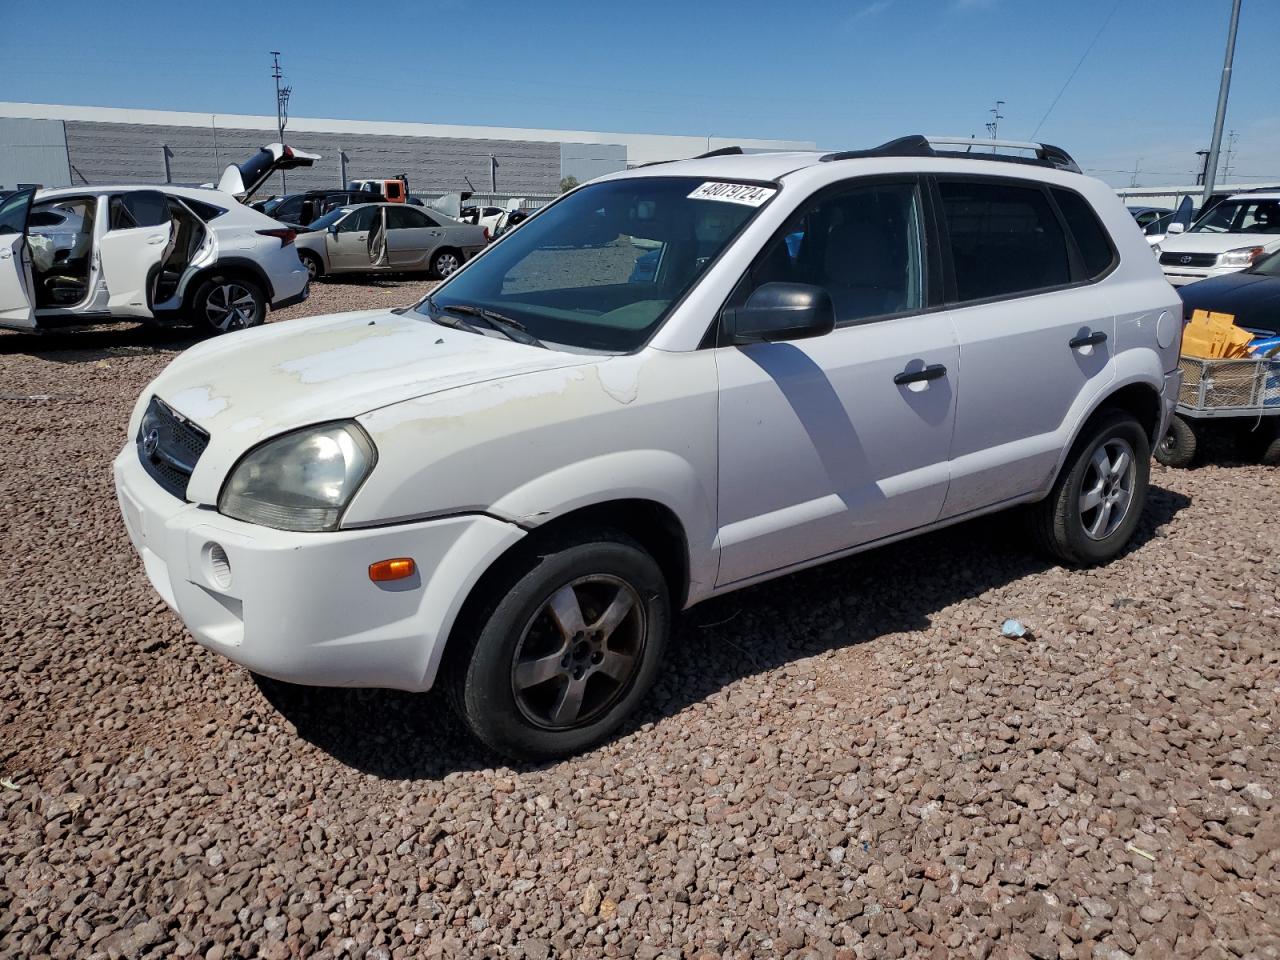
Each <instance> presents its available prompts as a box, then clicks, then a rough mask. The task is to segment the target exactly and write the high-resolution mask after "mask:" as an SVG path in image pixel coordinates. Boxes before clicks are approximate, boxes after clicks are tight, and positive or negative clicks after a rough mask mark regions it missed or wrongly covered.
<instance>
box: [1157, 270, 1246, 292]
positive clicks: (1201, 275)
mask: <svg viewBox="0 0 1280 960" xmlns="http://www.w3.org/2000/svg"><path fill="white" fill-rule="evenodd" d="M1160 269H1161V270H1163V271H1164V278H1165V279H1166V280H1168V281H1169V283H1171V284H1172V285H1173V286H1175V287H1185V286H1186V285H1187V284H1188V283H1195V282H1196V281H1197V280H1208V279H1209V278H1210V277H1225V276H1226V275H1227V274H1229V273H1239V272H1240V271H1241V270H1243V269H1245V268H1244V267H1183V266H1177V265H1165V264H1161V265H1160Z"/></svg>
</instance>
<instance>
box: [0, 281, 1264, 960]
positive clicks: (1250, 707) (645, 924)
mask: <svg viewBox="0 0 1280 960" xmlns="http://www.w3.org/2000/svg"><path fill="white" fill-rule="evenodd" d="M422 289H424V284H422V283H413V284H409V283H398V282H393V281H387V282H384V283H382V284H379V285H376V286H364V285H357V284H349V283H348V284H321V285H318V287H317V291H316V294H315V295H314V296H313V298H312V299H311V300H310V301H309V302H308V303H307V304H305V305H304V306H303V307H302V308H295V309H294V310H292V311H290V313H292V314H300V313H303V312H311V313H318V312H326V311H332V310H337V309H344V308H347V307H352V306H364V305H371V304H375V303H377V304H388V305H390V304H400V303H407V302H409V301H411V300H412V299H414V298H415V296H416V295H417V294H418V292H419V291H421V290H422ZM186 342H188V341H186V340H185V339H183V338H182V337H175V336H173V335H169V336H168V337H157V336H155V335H146V334H145V333H141V332H138V331H136V330H129V329H127V328H126V329H109V330H106V331H101V330H99V331H91V332H85V333H77V334H66V335H60V336H58V337H53V338H44V339H37V338H34V337H30V336H22V335H16V334H0V395H2V397H3V398H2V399H0V430H3V433H4V436H5V440H6V441H7V442H6V443H5V444H4V445H3V446H2V447H0V462H2V464H3V470H2V471H0V476H2V477H3V484H4V487H3V493H0V578H2V579H0V635H2V640H3V642H2V643H0V774H2V776H3V780H2V781H0V782H2V786H0V871H2V875H3V879H2V880H0V955H3V956H6V957H24V958H25V957H37V956H51V957H66V958H71V957H74V958H84V957H111V958H114V957H172V956H180V957H181V956H199V957H206V958H210V960H213V958H231V957H266V958H283V957H295V956H315V957H365V958H369V960H389V958H392V957H397V958H398V957H418V956H425V957H437V956H439V957H459V956H475V957H503V958H521V957H523V958H531V960H542V958H547V957H586V958H598V957H614V956H623V957H630V956H635V957H642V958H655V957H659V956H662V957H672V958H698V960H702V958H711V957H801V958H808V957H816V958H832V957H837V958H842V960H843V958H852V957H886V956H888V957H899V956H907V955H929V956H936V957H944V956H970V955H972V956H979V957H987V956H992V957H1020V958H1021V957H1027V956H1032V957H1036V958H1048V957H1095V958H1108V960H1110V958H1124V957H1153V958H1163V957H1165V956H1170V955H1174V956H1205V957H1230V956H1246V957H1276V956H1280V735H1278V734H1277V727H1276V725H1277V721H1278V719H1280V716H1278V714H1280V709H1278V703H1280V697H1278V695H1277V693H1278V690H1280V645H1278V644H1277V628H1276V623H1277V617H1278V616H1280V595H1278V593H1277V579H1278V577H1277V575H1278V574H1280V522H1278V521H1277V519H1276V514H1275V508H1276V504H1277V502H1280V479H1278V478H1280V473H1277V471H1275V470H1267V469H1265V468H1260V467H1254V466H1246V465H1240V464H1237V463H1233V462H1232V461H1231V460H1230V459H1229V451H1224V450H1218V451H1216V452H1213V451H1211V453H1212V454H1213V456H1212V459H1211V461H1210V462H1209V464H1208V465H1206V466H1203V467H1201V468H1199V469H1195V470H1185V471H1172V470H1167V469H1164V468H1162V467H1159V466H1157V467H1155V468H1154V469H1153V484H1154V489H1153V491H1152V497H1151V502H1150V505H1149V507H1148V514H1147V517H1146V519H1145V521H1144V523H1143V525H1142V526H1141V528H1140V531H1139V536H1138V538H1137V541H1136V543H1135V546H1134V549H1133V550H1131V551H1130V552H1129V553H1128V554H1127V555H1126V556H1124V557H1123V558H1121V559H1120V560H1118V561H1117V562H1116V563H1114V564H1113V565H1112V566H1110V567H1109V568H1107V569H1105V570H1098V571H1085V572H1074V571H1067V570H1062V569H1058V568H1055V567H1050V566H1047V565H1045V564H1044V563H1042V562H1041V561H1039V560H1037V559H1035V558H1034V557H1032V556H1029V555H1028V554H1027V552H1026V551H1025V550H1024V549H1023V547H1022V545H1021V541H1020V540H1019V538H1018V535H1017V532H1016V526H1015V525H1014V524H1012V523H1011V522H1009V520H1008V519H1007V518H993V519H989V520H985V521H978V522H974V523H971V524H967V525H965V526H963V527H960V528H956V529H954V530H952V531H948V532H944V533H941V534H938V535H934V536H930V537H926V538H924V539H921V540H916V541H913V542H910V543H905V544H901V545H897V546H894V547H890V548H887V549H883V550H880V551H877V552H875V553H873V554H870V555H866V556H863V557H861V558H855V559H852V560H849V561H844V562H839V563H835V564H831V565H828V566H827V567H824V568H820V569H818V570H814V571H810V572H808V573H804V574H800V575H796V576H792V577H788V578H786V579H784V580H781V581H776V582H774V583H772V584H768V585H765V586H763V587H759V588H756V589H753V590H750V591H747V592H744V593H741V594H738V595H734V596H729V597H726V598H723V599H721V600H718V601H715V602H712V603H709V604H707V605H705V606H703V607H699V608H697V609H695V610H694V611H691V613H690V614H689V615H688V616H687V617H686V618H685V619H684V621H683V623H682V625H681V626H680V627H679V629H678V632H677V635H676V637H675V640H674V643H673V651H672V655H671V657H670V662H669V665H668V668H667V670H666V672H665V674H664V678H663V679H661V680H660V681H659V683H658V685H657V688H656V690H655V692H654V694H653V696H652V697H651V698H650V699H649V701H648V704H647V706H646V707H645V709H644V710H643V711H642V713H641V715H640V716H639V717H638V718H637V719H636V720H635V722H634V723H632V724H630V725H629V726H627V727H626V728H625V729H624V731H623V732H622V734H621V735H620V736H619V737H617V738H616V739H614V740H613V741H611V742H610V743H608V744H607V745H605V746H604V747H602V748H600V749H598V750H595V751H593V752H591V753H589V754H587V755H584V756H581V757H578V758H576V759H574V760H570V761H567V762H563V763H557V764H553V765H547V766H539V767H527V768H518V769H513V768H510V767H507V766H504V765H503V764H502V763H501V762H500V761H498V760H497V759H495V758H494V757H492V756H490V755H488V754H486V753H485V752H484V751H482V750H481V749H479V748H477V747H475V746H473V745H472V744H471V743H470V742H469V741H467V740H466V739H465V737H464V736H463V735H462V732H461V730H460V728H459V727H458V725H457V724H456V722H455V721H454V720H453V719H452V718H451V717H450V716H449V714H448V713H447V711H446V709H445V706H444V704H443V702H442V699H441V698H439V697H438V696H436V695H435V694H427V695H423V696H409V695H403V694H395V693H387V692H382V691H356V692H350V691H348V692H340V691H330V690H304V689H298V688H291V687H286V686H284V685H278V684H267V683H266V682H264V683H263V684H262V685H258V684H255V682H254V680H253V678H251V677H250V676H249V674H248V673H246V672H245V671H243V670H241V669H240V668H238V667H235V666H234V665H232V664H230V663H229V662H227V661H225V660H223V659H221V658H219V657H217V656H215V655H213V654H211V653H206V652H204V651H203V650H201V649H200V648H199V647H197V646H196V644H195V643H194V642H193V641H191V640H190V639H189V638H188V637H187V636H186V634H185V633H184V631H183V628H182V626H181V625H180V623H179V622H178V620H177V619H176V618H175V617H174V616H173V615H172V614H171V613H169V612H168V611H167V609H166V608H165V607H164V606H163V604H162V603H161V601H160V600H159V599H158V598H157V597H156V595H155V594H154V593H153V592H152V590H151V589H150V587H149V586H148V585H147V582H146V580H145V579H144V577H143V574H142V570H141V568H140V566H139V563H138V561H137V559H136V558H135V557H134V555H133V552H132V550H131V549H130V548H129V546H128V543H127V540H126V537H125V533H124V529H123V527H122V525H121V522H120V520H119V517H118V515H117V508H116V503H115V498H114V495H113V492H112V488H111V479H110V472H109V461H110V460H111V458H112V456H113V455H114V454H115V452H116V451H117V449H118V448H119V446H120V444H121V443H122V442H123V440H124V436H123V429H124V423H125V419H126V416H127V413H128V410H129V407H130V405H131V404H132V402H133V400H134V398H135V397H136V396H137V395H138V393H139V392H140V390H141V389H142V387H143V385H144V384H145V383H146V381H147V380H148V379H149V378H150V377H151V376H153V375H154V374H155V373H156V372H157V371H158V370H159V369H160V368H161V367H162V366H163V365H164V364H165V363H166V362H167V361H168V360H169V359H170V358H171V357H172V356H173V355H174V353H175V352H176V351H177V350H178V349H180V348H181V347H182V346H183V345H184V344H185V343H186ZM30 395H47V396H48V397H50V399H42V400H22V399H13V397H15V396H19V397H23V396H30ZM1006 616H1017V617H1019V618H1021V619H1022V620H1023V621H1024V622H1025V623H1026V624H1027V625H1028V626H1029V627H1030V628H1031V629H1032V631H1033V633H1034V636H1033V637H1031V638H1028V639H1023V640H1006V639H1004V638H1003V637H1002V636H1001V635H1000V623H1001V621H1002V620H1003V619H1004V618H1005V617H1006Z"/></svg>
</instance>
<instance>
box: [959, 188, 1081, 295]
mask: <svg viewBox="0 0 1280 960" xmlns="http://www.w3.org/2000/svg"><path fill="white" fill-rule="evenodd" d="M938 187H939V189H940V190H941V193H942V208H943V215H944V216H945V218H946V223H947V232H948V234H949V236H950V243H951V260H952V263H953V265H954V267H955V278H956V298H957V300H959V301H961V302H963V301H967V300H983V299H986V298H987V297H1005V296H1012V295H1016V294H1020V293H1031V292H1034V291H1036V290H1043V289H1045V288H1046V287H1056V286H1060V285H1062V284H1065V283H1069V282H1070V281H1071V267H1070V262H1069V261H1068V259H1067V240H1066V237H1065V236H1064V235H1063V232H1062V227H1061V226H1060V225H1059V223H1058V218H1057V217H1056V216H1055V215H1054V212H1053V209H1052V208H1051V207H1050V206H1049V201H1048V200H1047V199H1046V197H1045V195H1044V193H1043V192H1042V191H1041V190H1040V189H1039V188H1038V187H1020V186H1012V185H1008V184H1003V183H981V182H969V181H965V182H960V181H956V182H946V181H944V182H942V183H939V184H938Z"/></svg>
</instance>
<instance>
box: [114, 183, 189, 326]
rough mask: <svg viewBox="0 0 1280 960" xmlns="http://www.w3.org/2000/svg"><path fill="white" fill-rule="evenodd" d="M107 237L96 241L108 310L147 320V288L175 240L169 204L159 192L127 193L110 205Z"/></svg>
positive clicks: (149, 305) (121, 194)
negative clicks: (107, 295)
mask: <svg viewBox="0 0 1280 960" xmlns="http://www.w3.org/2000/svg"><path fill="white" fill-rule="evenodd" d="M107 218H108V220H107V232H106V233H105V234H103V236H102V239H101V240H99V241H98V252H99V255H100V257H101V265H102V277H103V279H104V280H105V282H106V284H107V290H108V291H110V295H109V298H108V300H107V307H108V309H109V310H110V311H111V313H112V314H114V315H116V316H123V317H149V316H151V304H150V302H149V298H148V296H147V288H148V286H149V284H150V283H151V281H152V280H153V279H154V276H155V274H156V273H157V272H158V271H159V269H160V265H161V263H163V262H164V260H165V258H166V257H168V256H169V253H170V252H171V250H172V244H173V238H174V223H173V218H172V217H171V216H170V215H169V198H168V197H166V196H165V195H164V194H163V193H161V192H160V191H159V190H129V191H126V192H124V193H117V194H113V195H112V196H111V197H110V198H109V199H108V201H107Z"/></svg>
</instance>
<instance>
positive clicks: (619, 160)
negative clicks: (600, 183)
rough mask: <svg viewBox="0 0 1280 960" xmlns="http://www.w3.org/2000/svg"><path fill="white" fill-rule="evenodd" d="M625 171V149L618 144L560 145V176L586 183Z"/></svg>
mask: <svg viewBox="0 0 1280 960" xmlns="http://www.w3.org/2000/svg"><path fill="white" fill-rule="evenodd" d="M625 169H627V148H626V147H624V146H623V145H622V144H620V143H562V144H560V176H562V177H576V178H577V180H578V182H579V183H586V182H587V181H588V180H594V179H595V178H596V177H603V176H604V175H605V174H606V173H616V172H617V171H619V170H625Z"/></svg>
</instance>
